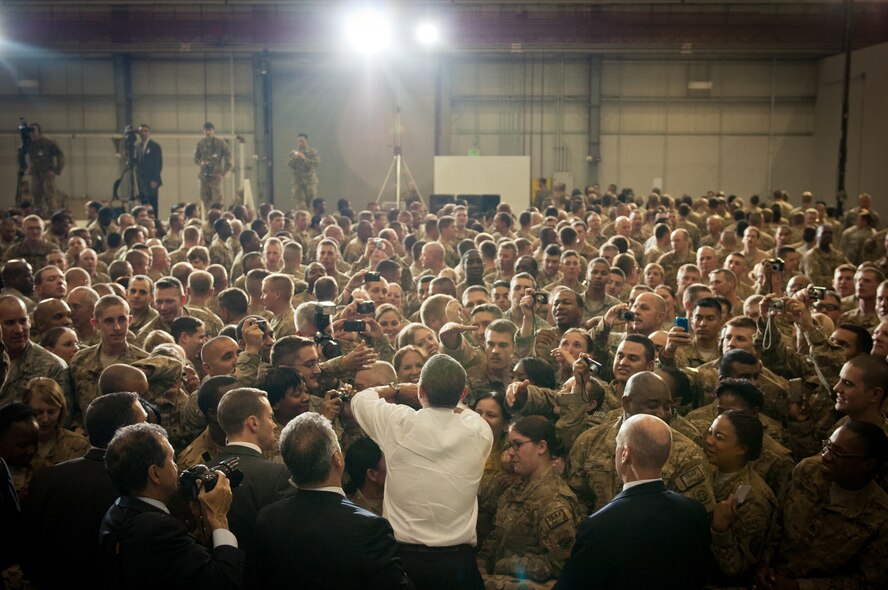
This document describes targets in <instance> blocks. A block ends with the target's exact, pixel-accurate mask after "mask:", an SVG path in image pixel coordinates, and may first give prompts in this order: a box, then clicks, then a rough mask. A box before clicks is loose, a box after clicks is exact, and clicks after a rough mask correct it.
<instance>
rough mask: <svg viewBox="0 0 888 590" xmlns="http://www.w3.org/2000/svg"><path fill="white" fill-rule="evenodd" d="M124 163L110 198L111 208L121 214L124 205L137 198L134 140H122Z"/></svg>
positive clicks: (124, 207)
mask: <svg viewBox="0 0 888 590" xmlns="http://www.w3.org/2000/svg"><path fill="white" fill-rule="evenodd" d="M123 145H124V157H125V159H124V163H123V172H121V174H120V178H118V179H117V180H115V181H114V190H113V192H112V197H111V199H112V200H111V208H112V209H114V210H116V211H119V213H117V214H118V215H119V214H120V213H123V212H124V211H125V209H126V204H127V203H131V202H132V201H134V200H135V199H136V198H138V196H139V183H138V180H137V179H136V172H137V171H136V154H135V140H131V141H130V140H129V138H126V139H124V144H123Z"/></svg>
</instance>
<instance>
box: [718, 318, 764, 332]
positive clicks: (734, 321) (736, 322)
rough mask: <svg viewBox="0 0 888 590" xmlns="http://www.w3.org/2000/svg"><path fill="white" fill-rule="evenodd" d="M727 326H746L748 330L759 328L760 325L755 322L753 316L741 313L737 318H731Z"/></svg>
mask: <svg viewBox="0 0 888 590" xmlns="http://www.w3.org/2000/svg"><path fill="white" fill-rule="evenodd" d="M725 326H731V327H732V328H745V329H747V330H752V331H755V330H758V325H757V324H756V323H755V320H754V319H752V318H751V317H748V316H745V315H740V316H737V317H735V318H731V319H729V320H728V321H727V322H726V323H725Z"/></svg>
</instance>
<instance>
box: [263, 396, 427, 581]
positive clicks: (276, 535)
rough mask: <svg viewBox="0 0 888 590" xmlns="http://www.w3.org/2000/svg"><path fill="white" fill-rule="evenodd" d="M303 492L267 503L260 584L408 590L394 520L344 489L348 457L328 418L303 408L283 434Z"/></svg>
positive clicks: (288, 458)
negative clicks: (357, 501) (357, 503)
mask: <svg viewBox="0 0 888 590" xmlns="http://www.w3.org/2000/svg"><path fill="white" fill-rule="evenodd" d="M281 455H282V456H283V458H284V463H286V465H287V468H288V469H289V470H290V475H291V477H292V479H293V481H294V482H295V483H296V485H298V486H299V492H298V493H297V494H296V495H295V496H292V497H290V498H286V499H284V500H281V501H279V502H276V503H274V504H272V505H271V506H266V507H265V508H263V509H262V511H261V512H260V513H259V518H258V519H257V520H256V527H255V529H254V531H253V532H254V540H253V544H252V548H253V551H252V552H251V560H252V565H253V567H252V568H251V569H252V571H253V572H254V573H253V575H252V576H251V578H253V581H254V583H255V584H256V587H257V588H291V587H292V588H301V589H330V590H334V589H335V590H349V589H357V588H368V589H369V588H373V589H379V590H383V589H388V588H392V589H411V588H414V586H413V583H412V582H411V581H410V579H409V578H408V577H407V574H406V573H405V572H404V568H403V567H401V560H400V558H399V557H398V545H397V543H396V542H395V535H394V532H393V531H392V527H391V525H390V524H389V523H388V521H387V520H385V519H384V518H382V517H380V516H376V515H375V514H373V513H371V512H368V511H366V510H364V509H363V508H359V507H357V506H355V505H354V504H352V503H351V502H350V501H349V500H348V499H347V498H346V497H345V492H343V491H342V483H341V482H342V472H343V471H344V469H345V459H344V458H343V456H342V451H341V450H340V448H339V443H338V441H337V440H336V433H335V432H334V431H333V427H332V425H331V424H330V421H329V420H327V419H326V418H324V417H323V416H321V415H320V414H315V413H313V412H306V413H304V414H301V415H299V416H297V417H296V418H294V419H293V420H291V421H290V423H289V424H287V426H286V427H284V430H283V432H282V434H281Z"/></svg>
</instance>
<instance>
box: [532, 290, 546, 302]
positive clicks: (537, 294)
mask: <svg viewBox="0 0 888 590" xmlns="http://www.w3.org/2000/svg"><path fill="white" fill-rule="evenodd" d="M533 302H534V303H536V304H537V305H549V294H548V293H546V292H545V291H534V292H533Z"/></svg>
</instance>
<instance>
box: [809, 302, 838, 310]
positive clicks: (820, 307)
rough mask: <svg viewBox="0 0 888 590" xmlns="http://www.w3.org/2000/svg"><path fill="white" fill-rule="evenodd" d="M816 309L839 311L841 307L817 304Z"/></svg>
mask: <svg viewBox="0 0 888 590" xmlns="http://www.w3.org/2000/svg"><path fill="white" fill-rule="evenodd" d="M814 309H816V310H817V311H838V310H839V309H840V307H839V306H838V305H835V304H833V303H815V304H814Z"/></svg>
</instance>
